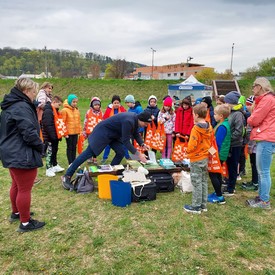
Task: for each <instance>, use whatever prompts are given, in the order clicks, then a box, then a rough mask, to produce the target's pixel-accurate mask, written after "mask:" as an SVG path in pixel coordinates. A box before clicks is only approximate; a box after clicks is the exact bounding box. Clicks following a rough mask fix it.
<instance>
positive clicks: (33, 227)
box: [17, 218, 45, 233]
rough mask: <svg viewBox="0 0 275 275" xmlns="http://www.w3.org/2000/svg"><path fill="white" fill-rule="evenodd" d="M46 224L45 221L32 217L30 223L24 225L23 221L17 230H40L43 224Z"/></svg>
mask: <svg viewBox="0 0 275 275" xmlns="http://www.w3.org/2000/svg"><path fill="white" fill-rule="evenodd" d="M44 225H45V222H40V221H37V220H33V219H32V218H30V220H29V223H28V224H27V225H23V224H22V223H20V225H19V227H18V229H17V232H22V233H23V232H29V231H33V230H38V229H41V228H42V227H43V226H44Z"/></svg>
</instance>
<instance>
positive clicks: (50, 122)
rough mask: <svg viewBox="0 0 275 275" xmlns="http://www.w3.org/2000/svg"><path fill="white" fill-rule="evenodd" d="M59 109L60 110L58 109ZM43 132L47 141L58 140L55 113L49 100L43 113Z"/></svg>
mask: <svg viewBox="0 0 275 275" xmlns="http://www.w3.org/2000/svg"><path fill="white" fill-rule="evenodd" d="M57 111H58V110H57ZM42 134H43V138H44V140H45V141H53V140H57V134H56V129H55V125H54V114H53V107H52V104H51V102H47V103H46V105H45V107H44V112H43V115H42Z"/></svg>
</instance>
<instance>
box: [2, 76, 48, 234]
mask: <svg viewBox="0 0 275 275" xmlns="http://www.w3.org/2000/svg"><path fill="white" fill-rule="evenodd" d="M37 89H38V84H37V83H35V82H33V81H32V80H31V79H29V78H19V79H18V80H17V81H16V83H15V87H14V88H12V89H11V92H10V93H9V94H8V95H5V97H4V100H3V102H2V103H1V109H2V113H1V132H0V156H1V160H2V163H3V166H4V167H5V168H8V169H9V172H10V175H11V179H12V185H11V189H10V200H11V205H12V214H11V217H10V221H11V222H13V221H16V220H19V219H20V221H21V223H20V226H19V228H18V231H20V232H26V231H31V230H35V229H39V228H42V227H43V226H44V225H45V223H44V222H39V221H36V220H33V219H32V218H31V217H30V215H31V214H30V204H31V190H32V186H33V183H34V180H35V178H36V175H37V168H38V167H41V166H43V163H42V158H41V153H42V150H43V144H42V141H41V139H40V137H39V132H40V127H39V124H38V120H37V113H36V109H35V106H34V104H33V101H34V99H35V96H36V93H37Z"/></svg>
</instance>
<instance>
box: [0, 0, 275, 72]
mask: <svg viewBox="0 0 275 275" xmlns="http://www.w3.org/2000/svg"><path fill="white" fill-rule="evenodd" d="M233 43H234V44H235V45H234V51H233V64H232V65H233V66H232V68H233V71H234V73H238V72H240V71H244V70H245V69H247V68H249V67H252V66H256V65H257V64H258V63H259V62H261V61H262V60H263V59H266V58H271V57H275V0H251V1H249V0H247V1H246V0H196V1H192V0H189V1H186V0H170V1H167V0H147V1H145V0H136V1H129V0H128V1H127V0H78V1H77V0H55V1H53V0H46V1H40V0H36V1H31V0H22V1H21V0H0V48H3V47H12V48H17V49H18V48H22V47H27V48H30V49H42V48H44V47H45V46H46V47H47V48H48V49H67V50H77V51H78V52H83V53H84V52H94V53H98V54H101V55H106V56H109V57H111V58H113V59H116V58H121V59H126V60H127V61H134V62H138V63H142V64H146V65H151V64H152V50H151V48H153V49H155V50H156V52H155V55H154V64H155V65H167V64H176V63H181V62H186V60H187V58H188V56H191V57H193V60H192V62H194V63H202V64H204V65H205V66H210V67H214V68H215V70H216V71H217V72H224V71H225V70H226V69H229V68H230V63H231V56H232V45H233Z"/></svg>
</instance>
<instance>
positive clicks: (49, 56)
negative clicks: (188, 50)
mask: <svg viewBox="0 0 275 275" xmlns="http://www.w3.org/2000/svg"><path fill="white" fill-rule="evenodd" d="M115 61H116V60H115V59H112V58H111V57H108V56H104V55H100V54H97V53H92V52H88V53H79V52H77V51H68V50H60V49H55V50H52V49H46V48H45V49H38V50H36V49H35V50H30V49H27V48H21V49H12V48H10V47H5V48H3V49H2V48H0V74H2V75H5V76H19V75H21V74H22V73H28V74H41V73H42V72H45V73H46V72H50V73H51V75H52V76H53V77H87V74H92V75H93V78H95V79H96V78H99V75H100V73H101V72H105V70H106V66H107V64H113V63H114V62H115ZM123 61H124V62H125V65H126V66H125V72H124V73H125V74H128V73H131V72H133V70H134V68H136V67H142V66H144V65H142V64H138V63H134V62H127V61H125V60H123Z"/></svg>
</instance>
